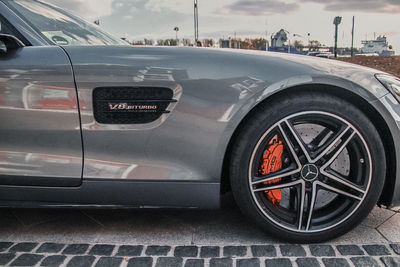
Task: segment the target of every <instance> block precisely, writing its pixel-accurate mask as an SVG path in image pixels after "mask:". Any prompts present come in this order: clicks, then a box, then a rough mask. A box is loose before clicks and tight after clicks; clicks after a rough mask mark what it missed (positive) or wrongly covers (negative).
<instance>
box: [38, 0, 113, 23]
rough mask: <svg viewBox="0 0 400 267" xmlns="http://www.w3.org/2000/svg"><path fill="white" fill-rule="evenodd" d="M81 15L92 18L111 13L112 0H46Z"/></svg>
mask: <svg viewBox="0 0 400 267" xmlns="http://www.w3.org/2000/svg"><path fill="white" fill-rule="evenodd" d="M46 1H47V2H48V3H51V4H54V5H56V6H59V7H62V8H63V9H66V10H68V11H71V12H72V13H74V14H77V15H79V16H81V17H84V18H88V19H93V18H99V17H103V16H108V15H111V14H112V11H113V10H112V2H113V0H96V1H87V0H68V1H65V0H46Z"/></svg>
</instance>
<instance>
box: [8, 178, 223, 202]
mask: <svg viewBox="0 0 400 267" xmlns="http://www.w3.org/2000/svg"><path fill="white" fill-rule="evenodd" d="M0 196H1V199H0V207H24V208H26V207H32V208H33V207H98V208H101V207H104V208H107V207H111V208H119V207H120V208H123V207H128V208H203V209H208V208H218V207H219V204H220V184H219V183H204V182H181V181H179V182H178V181H177V182H175V181H172V182H171V181H168V182H166V181H126V180H95V179H90V180H83V183H82V185H81V186H80V187H64V188H63V187H39V186H37V187H28V186H7V185H3V186H0ZM54 200H57V201H54Z"/></svg>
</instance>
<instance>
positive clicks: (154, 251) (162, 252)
mask: <svg viewBox="0 0 400 267" xmlns="http://www.w3.org/2000/svg"><path fill="white" fill-rule="evenodd" d="M170 250H171V247H170V246H148V247H147V249H146V255H148V256H166V255H167V254H168V252H169V251H170Z"/></svg>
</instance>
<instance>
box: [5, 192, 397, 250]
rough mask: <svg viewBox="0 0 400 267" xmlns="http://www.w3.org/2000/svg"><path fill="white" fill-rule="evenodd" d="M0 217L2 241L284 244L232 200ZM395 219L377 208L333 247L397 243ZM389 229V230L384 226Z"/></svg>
mask: <svg viewBox="0 0 400 267" xmlns="http://www.w3.org/2000/svg"><path fill="white" fill-rule="evenodd" d="M0 215H1V217H0V239H2V240H1V241H13V242H22V241H35V242H63V243H76V242H82V243H109V244H144V245H146V244H172V245H190V244H195V245H210V244H215V245H225V244H274V243H284V242H283V241H282V240H278V239H275V238H273V237H272V236H271V235H269V234H267V233H265V232H263V231H262V230H261V229H260V228H259V227H258V226H256V225H255V224H253V223H252V222H249V221H248V220H247V219H246V218H245V217H244V216H243V215H242V214H241V212H240V210H239V208H238V207H237V206H236V204H235V202H234V201H233V197H232V195H231V194H226V195H224V196H223V197H222V201H221V208H220V209H216V210H196V209H48V208H46V209H8V208H7V209H0ZM396 216H400V214H398V213H397V214H396V213H395V212H394V211H389V210H384V209H379V208H376V209H374V211H373V212H372V213H371V215H370V216H369V217H368V218H367V220H365V221H364V222H363V223H362V224H361V225H360V226H358V227H357V228H356V229H354V230H353V231H351V232H350V233H348V234H346V235H345V236H343V237H340V238H338V239H336V240H333V241H332V242H333V243H354V242H358V243H363V244H366V243H385V242H386V243H387V242H389V241H391V242H399V241H400V237H399V235H400V233H399V231H398V229H399V225H398V223H397V224H396V223H394V225H393V222H391V223H390V221H393V220H394V221H396V220H397V221H399V220H398V219H399V218H397V217H396ZM385 223H388V224H389V223H390V224H389V225H386V226H385ZM383 226H384V227H383ZM379 227H383V228H382V229H383V230H381V229H380V228H379ZM393 227H394V228H393ZM392 228H393V229H392ZM396 229H397V230H396ZM380 230H381V231H380ZM382 232H387V234H388V235H390V236H392V237H390V238H392V239H390V238H388V237H386V236H385V234H384V233H382ZM393 232H394V234H393ZM393 238H399V240H393Z"/></svg>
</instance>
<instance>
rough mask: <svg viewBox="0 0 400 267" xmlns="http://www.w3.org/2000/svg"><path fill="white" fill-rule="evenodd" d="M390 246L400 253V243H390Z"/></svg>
mask: <svg viewBox="0 0 400 267" xmlns="http://www.w3.org/2000/svg"><path fill="white" fill-rule="evenodd" d="M390 247H391V248H392V249H393V251H394V252H395V253H396V254H399V255H400V244H390Z"/></svg>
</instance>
